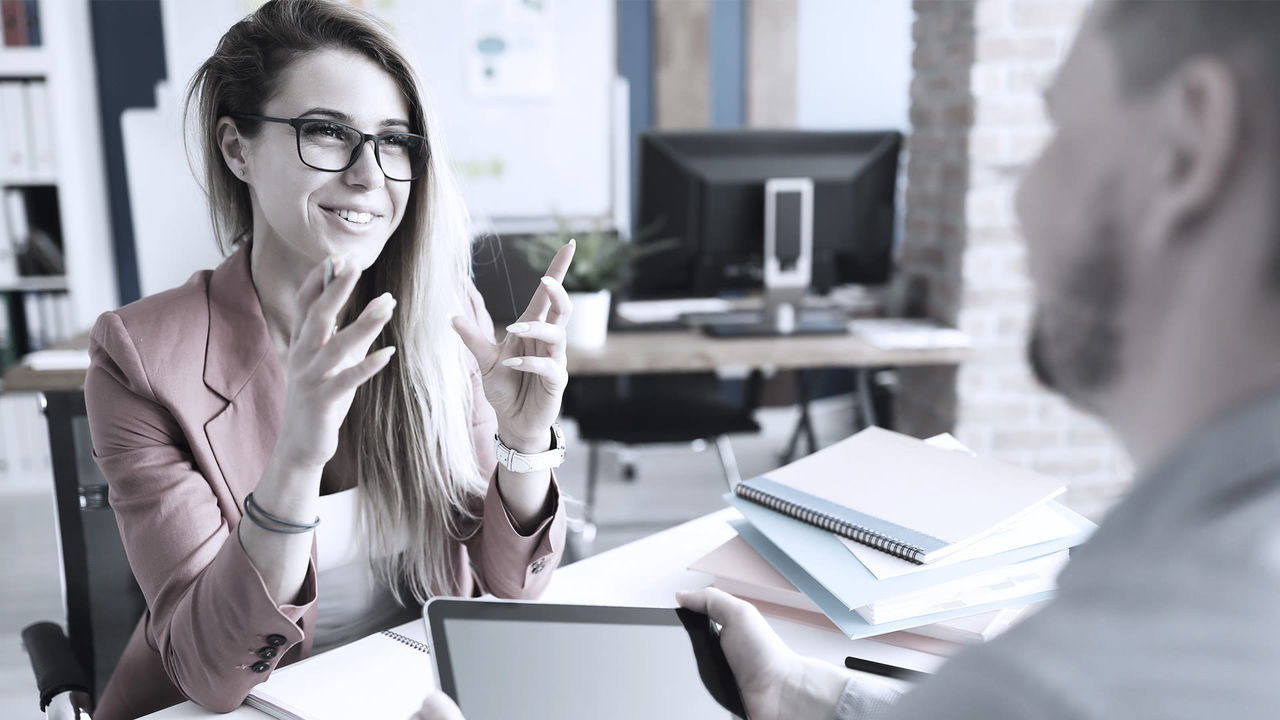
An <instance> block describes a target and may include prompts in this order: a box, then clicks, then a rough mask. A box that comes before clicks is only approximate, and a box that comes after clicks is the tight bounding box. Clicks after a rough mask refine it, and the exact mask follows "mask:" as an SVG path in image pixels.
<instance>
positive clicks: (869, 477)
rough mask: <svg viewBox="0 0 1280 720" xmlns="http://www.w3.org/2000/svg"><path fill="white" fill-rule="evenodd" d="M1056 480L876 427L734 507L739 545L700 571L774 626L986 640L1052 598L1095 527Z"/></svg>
mask: <svg viewBox="0 0 1280 720" xmlns="http://www.w3.org/2000/svg"><path fill="white" fill-rule="evenodd" d="M1065 489H1066V488H1065V485H1064V484H1063V483H1062V482H1060V481H1057V480H1053V479H1051V478H1048V477H1045V476H1043V475H1040V474H1037V473H1034V472H1030V471H1028V470H1024V469H1021V468H1017V467H1014V466H1011V465H1006V464H1003V463H999V462H995V461H991V460H985V459H982V458H978V457H974V456H973V455H971V454H968V453H965V452H958V451H957V450H955V449H947V448H944V447H939V446H937V445H936V444H930V443H928V442H923V441H920V440H916V439H914V438H910V437H907V436H905V435H900V434H898V433H894V432H891V431H888V430H883V429H880V428H874V427H873V428H868V429H866V430H864V431H862V432H860V433H858V434H856V435H853V436H852V437H850V438H848V439H846V440H843V441H841V442H839V443H836V444H835V445H832V446H830V447H828V448H825V449H823V450H821V451H819V452H816V453H814V454H812V455H809V456H807V457H805V458H803V459H801V460H799V461H797V462H794V463H792V464H790V465H787V466H785V467H782V468H779V469H778V470H775V471H773V472H770V473H768V474H767V475H763V476H760V477H756V478H752V479H751V480H747V481H744V482H742V483H740V484H739V485H738V487H737V488H736V489H735V492H734V493H733V494H731V495H727V496H726V498H727V499H728V501H729V503H730V504H731V505H733V506H734V507H735V508H737V509H738V511H739V512H741V514H742V516H743V518H744V519H742V520H736V521H733V525H734V529H735V530H737V532H738V537H737V538H734V539H733V540H732V541H730V542H729V543H726V544H725V545H723V546H721V547H720V548H718V549H717V550H715V551H714V552H712V553H711V554H709V555H707V556H706V557H704V558H702V559H701V560H699V561H698V562H697V563H695V564H694V565H693V566H692V569H694V570H699V571H702V572H705V573H708V574H710V575H712V576H713V578H714V580H713V584H715V585H717V586H718V587H720V588H721V589H723V590H725V591H726V592H730V593H732V594H735V595H738V596H740V597H744V598H746V599H749V600H751V601H752V602H754V603H756V604H757V606H759V607H761V609H762V610H763V611H764V612H766V613H767V614H773V615H778V616H781V617H786V618H789V619H792V620H797V621H799V622H808V623H810V624H817V625H827V626H834V627H835V628H837V629H838V630H840V631H841V632H843V633H844V634H845V635H847V636H849V637H851V638H854V637H866V636H871V635H881V634H884V633H889V632H894V631H898V630H906V629H911V630H913V631H914V632H917V633H920V634H925V635H930V636H932V637H943V638H944V639H947V640H953V641H968V640H983V639H987V638H989V637H990V636H991V635H993V634H994V633H995V632H998V631H999V630H1000V629H1002V628H1003V627H1006V626H1007V625H1008V624H1009V622H1010V621H1011V620H1012V619H1014V618H1016V616H1017V615H1018V612H1017V609H1018V608H1022V607H1025V606H1027V605H1030V604H1033V603H1037V602H1040V601H1042V600H1046V599H1048V598H1050V597H1052V595H1053V592H1054V589H1055V587H1056V584H1055V583H1056V577H1057V574H1058V571H1059V570H1061V569H1062V566H1063V565H1064V564H1065V563H1066V559H1067V550H1068V548H1071V547H1074V546H1075V545H1078V544H1079V543H1081V542H1083V541H1084V540H1085V539H1086V538H1087V537H1088V535H1089V534H1090V532H1092V530H1093V528H1094V525H1093V523H1091V522H1089V521H1088V520H1086V519H1085V518H1083V517H1081V516H1080V515H1078V514H1076V513H1075V512H1072V511H1071V510H1070V509H1068V508H1067V507H1066V506H1064V505H1062V504H1061V503H1060V502H1058V501H1057V500H1056V499H1055V498H1057V497H1058V496H1060V495H1061V494H1062V493H1063V491H1064V490H1065Z"/></svg>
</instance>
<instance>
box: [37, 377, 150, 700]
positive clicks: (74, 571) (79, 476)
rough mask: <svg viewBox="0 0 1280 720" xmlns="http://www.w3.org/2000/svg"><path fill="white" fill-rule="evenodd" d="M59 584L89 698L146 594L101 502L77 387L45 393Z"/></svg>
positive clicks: (102, 481) (97, 691) (103, 496)
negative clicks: (89, 684) (59, 554)
mask: <svg viewBox="0 0 1280 720" xmlns="http://www.w3.org/2000/svg"><path fill="white" fill-rule="evenodd" d="M44 402H45V404H44V412H45V419H46V420H47V422H48V426H49V448H50V451H51V454H52V459H53V485H54V496H55V502H56V505H57V508H58V531H59V535H60V537H61V545H62V567H63V574H64V578H65V584H66V593H67V597H66V601H67V636H68V637H69V639H70V641H71V648H72V650H73V652H74V653H75V655H76V659H77V660H78V661H79V662H80V666H81V667H82V668H84V670H85V673H86V674H87V675H88V676H89V677H90V678H92V682H93V699H94V702H95V703H96V702H97V699H98V698H99V697H101V695H102V690H103V688H105V687H106V684H107V679H108V678H110V677H111V672H112V670H114V669H115V666H116V663H117V662H118V661H119V659H120V655H121V653H123V652H124V646H125V644H126V643H127V642H128V641H129V637H130V635H132V634H133V629H134V627H135V626H136V625H137V624H138V619H139V618H141V617H142V613H143V611H144V610H145V609H146V601H145V600H144V598H143V596H142V591H141V590H140V589H139V588H138V583H137V581H136V580H134V577H133V571H132V570H131V569H130V568H129V559H128V558H127V557H126V556H125V552H124V545H123V544H122V543H121V541H120V529H119V527H118V526H117V525H116V518H115V513H113V512H111V508H110V506H108V505H107V481H106V478H104V477H103V476H102V473H101V471H99V470H98V466H97V464H96V463H94V461H93V444H92V442H91V441H90V438H89V419H88V417H87V415H86V413H85V407H84V393H83V392H82V391H80V390H74V391H57V392H46V393H44Z"/></svg>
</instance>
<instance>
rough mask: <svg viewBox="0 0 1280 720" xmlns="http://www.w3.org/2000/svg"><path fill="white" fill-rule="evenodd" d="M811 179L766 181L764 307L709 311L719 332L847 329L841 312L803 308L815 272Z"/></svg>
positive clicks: (708, 322)
mask: <svg viewBox="0 0 1280 720" xmlns="http://www.w3.org/2000/svg"><path fill="white" fill-rule="evenodd" d="M813 194H814V193H813V179H812V178H770V179H769V180H767V181H766V182H765V184H764V298H765V299H764V310H763V311H760V312H756V313H754V314H751V313H748V314H747V315H746V317H736V318H732V319H731V318H726V317H720V318H717V317H710V318H706V319H705V322H703V323H702V328H703V331H704V332H706V333H707V334H708V335H714V336H717V337H745V336H760V335H833V334H840V333H846V332H848V331H849V325H848V318H847V317H845V316H844V313H843V312H839V311H837V312H835V313H833V312H832V311H830V310H824V311H822V312H817V313H815V312H814V311H813V310H814V309H810V310H806V309H805V308H804V296H805V295H806V294H807V293H808V290H809V283H810V281H811V279H812V277H813V270H812V268H813Z"/></svg>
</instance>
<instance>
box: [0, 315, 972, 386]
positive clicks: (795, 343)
mask: <svg viewBox="0 0 1280 720" xmlns="http://www.w3.org/2000/svg"><path fill="white" fill-rule="evenodd" d="M88 347H89V334H88V333H85V334H83V335H79V336H77V337H75V338H73V339H72V340H70V341H68V342H67V343H65V344H63V345H60V346H59V347H58V349H77V350H83V349H85V348H88ZM967 354H968V349H967V348H961V347H941V348H880V347H877V346H875V345H873V344H871V343H870V342H868V341H866V340H865V339H863V338H862V337H860V336H858V335H854V334H849V335H809V336H793V337H761V338H732V339H729V338H713V337H708V336H706V335H703V334H702V333H699V332H697V331H694V330H680V331H662V332H617V333H610V335H609V338H608V340H607V341H606V342H605V345H604V347H603V348H600V349H599V350H581V349H577V348H571V349H570V350H569V358H568V359H569V374H570V375H626V374H632V373H679V372H701V371H705V370H715V369H716V368H728V367H749V368H764V367H771V368H776V369H779V370H795V369H802V368H824V367H840V368H858V367H885V366H897V367H904V366H914V365H949V364H955V363H959V362H961V361H963V360H964V359H965V357H966V355H967ZM83 386H84V371H83V370H32V369H31V368H29V367H26V366H24V365H18V366H16V367H14V368H12V369H10V370H9V371H8V372H7V373H5V375H4V391H5V392H9V391H14V392H17V391H36V392H39V391H42V390H75V389H78V388H81V387H83Z"/></svg>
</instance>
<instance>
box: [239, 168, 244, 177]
mask: <svg viewBox="0 0 1280 720" xmlns="http://www.w3.org/2000/svg"><path fill="white" fill-rule="evenodd" d="M240 177H244V168H240Z"/></svg>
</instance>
